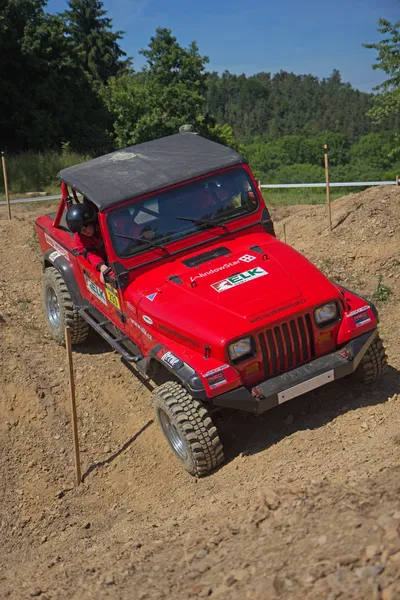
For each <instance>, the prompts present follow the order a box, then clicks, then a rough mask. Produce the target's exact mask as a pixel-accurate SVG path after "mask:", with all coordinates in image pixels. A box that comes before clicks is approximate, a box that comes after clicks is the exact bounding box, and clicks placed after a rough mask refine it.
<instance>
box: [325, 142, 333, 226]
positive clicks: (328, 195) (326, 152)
mask: <svg viewBox="0 0 400 600" xmlns="http://www.w3.org/2000/svg"><path fill="white" fill-rule="evenodd" d="M324 158H325V182H326V204H327V208H328V229H329V231H332V217H331V194H330V189H329V168H328V145H327V144H324Z"/></svg>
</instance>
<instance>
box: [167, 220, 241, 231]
mask: <svg viewBox="0 0 400 600" xmlns="http://www.w3.org/2000/svg"><path fill="white" fill-rule="evenodd" d="M175 218H176V219H178V220H179V221H190V222H191V223H201V224H202V225H207V226H208V227H222V229H224V230H225V231H229V228H228V227H227V226H226V225H224V224H223V223H215V221H209V220H208V219H191V218H189V217H175Z"/></svg>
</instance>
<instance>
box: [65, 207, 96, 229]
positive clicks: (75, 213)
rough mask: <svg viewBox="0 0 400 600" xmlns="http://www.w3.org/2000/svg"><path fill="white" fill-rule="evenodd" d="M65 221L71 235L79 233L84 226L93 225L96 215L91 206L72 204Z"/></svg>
mask: <svg viewBox="0 0 400 600" xmlns="http://www.w3.org/2000/svg"><path fill="white" fill-rule="evenodd" d="M66 221H67V225H68V228H69V229H70V230H71V231H72V233H80V232H81V231H82V229H83V228H84V227H86V225H94V224H95V223H96V221H97V213H96V211H95V209H94V208H93V206H90V205H87V204H73V205H72V206H70V207H69V209H68V212H67V216H66Z"/></svg>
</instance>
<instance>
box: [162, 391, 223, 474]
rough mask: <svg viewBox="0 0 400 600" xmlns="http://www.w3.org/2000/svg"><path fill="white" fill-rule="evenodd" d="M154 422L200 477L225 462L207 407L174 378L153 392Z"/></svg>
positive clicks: (178, 456) (176, 452) (179, 456)
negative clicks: (155, 420) (155, 421)
mask: <svg viewBox="0 0 400 600" xmlns="http://www.w3.org/2000/svg"><path fill="white" fill-rule="evenodd" d="M153 402H154V410H155V413H156V419H157V422H158V424H159V426H160V428H161V431H162V432H163V434H164V436H165V438H166V439H167V441H168V443H169V445H170V447H171V449H172V451H173V452H174V454H175V456H176V457H177V458H178V459H179V461H180V462H181V463H182V465H183V466H184V468H185V469H186V471H187V472H188V473H190V474H191V475H193V476H194V477H203V476H204V475H207V473H210V471H212V470H213V469H215V468H216V467H217V466H218V465H220V464H221V463H222V462H223V461H224V458H225V457H224V450H223V447H222V444H221V441H220V439H219V435H218V431H217V428H216V427H215V425H214V423H213V421H212V418H211V416H210V413H209V411H208V410H207V408H206V407H205V406H204V404H202V403H201V402H199V401H198V400H196V399H195V398H193V397H192V396H191V395H190V394H189V393H188V392H187V391H186V390H185V388H184V387H183V386H182V385H180V384H179V383H177V382H175V381H167V382H166V383H163V384H162V385H160V386H159V387H157V388H156V389H155V390H154V392H153Z"/></svg>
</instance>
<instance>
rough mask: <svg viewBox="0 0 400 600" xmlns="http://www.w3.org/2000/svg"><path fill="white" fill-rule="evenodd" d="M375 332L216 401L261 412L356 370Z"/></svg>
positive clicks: (215, 402) (227, 393) (257, 412)
mask: <svg viewBox="0 0 400 600" xmlns="http://www.w3.org/2000/svg"><path fill="white" fill-rule="evenodd" d="M376 335H377V330H376V329H374V330H373V331H368V332H367V333H364V334H363V335H360V337H357V338H355V339H353V340H351V341H350V342H348V343H347V344H346V345H345V346H344V347H342V348H341V349H340V350H337V351H336V352H332V353H331V354H328V355H326V356H321V357H320V358H316V359H315V360H313V361H311V362H309V363H307V364H305V365H301V366H300V367H297V368H296V369H293V370H292V371H288V372H287V373H283V374H282V375H277V376H276V377H273V378H272V379H267V380H266V381H263V382H262V383H259V384H258V385H257V386H255V387H253V388H251V389H248V388H246V387H244V386H242V387H240V388H236V389H235V390H231V391H229V392H226V393H225V394H221V395H220V396H215V397H214V398H213V400H212V401H213V404H214V405H215V406H221V407H224V408H236V409H237V410H245V411H248V412H252V413H256V414H261V413H263V412H265V411H266V410H269V409H270V408H273V407H274V406H278V404H282V403H283V402H287V400H291V399H292V398H296V397H297V396H301V395H302V394H305V393H306V392H309V391H311V390H314V389H315V388H318V387H320V386H322V385H325V384H326V383H330V382H332V381H335V380H336V379H340V378H341V377H345V376H346V375H350V373H353V371H355V370H356V368H357V367H358V365H359V363H360V361H361V359H362V357H363V356H364V354H365V353H366V351H367V350H368V348H369V346H370V345H371V344H372V342H373V341H374V339H375V337H376Z"/></svg>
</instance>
